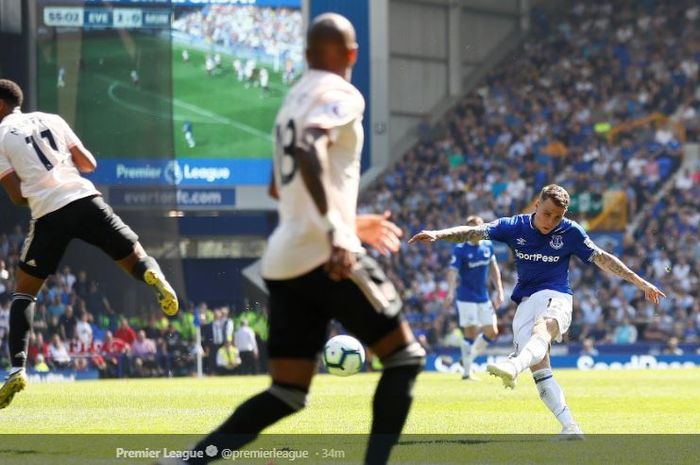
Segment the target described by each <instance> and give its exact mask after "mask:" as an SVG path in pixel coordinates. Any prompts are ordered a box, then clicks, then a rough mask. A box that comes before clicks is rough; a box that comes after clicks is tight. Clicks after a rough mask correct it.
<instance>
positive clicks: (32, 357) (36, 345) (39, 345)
mask: <svg viewBox="0 0 700 465" xmlns="http://www.w3.org/2000/svg"><path fill="white" fill-rule="evenodd" d="M39 355H42V356H43V357H44V360H46V359H48V357H49V346H48V344H46V343H45V342H44V336H43V335H42V334H41V333H37V332H35V333H33V335H32V338H31V340H30V341H29V346H28V347H27V361H28V362H29V364H30V365H32V364H34V363H36V360H37V357H38V356H39Z"/></svg>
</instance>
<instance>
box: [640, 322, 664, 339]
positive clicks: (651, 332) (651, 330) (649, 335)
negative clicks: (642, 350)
mask: <svg viewBox="0 0 700 465" xmlns="http://www.w3.org/2000/svg"><path fill="white" fill-rule="evenodd" d="M643 335H644V340H645V341H649V342H666V340H667V339H668V333H667V332H666V331H664V330H663V329H661V320H660V319H659V317H654V318H653V319H652V320H651V323H649V325H647V327H646V328H645V329H644V332H643Z"/></svg>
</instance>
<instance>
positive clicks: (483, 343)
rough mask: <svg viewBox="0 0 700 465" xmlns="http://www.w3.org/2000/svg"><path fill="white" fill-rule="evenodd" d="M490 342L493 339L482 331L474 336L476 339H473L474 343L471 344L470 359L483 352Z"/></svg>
mask: <svg viewBox="0 0 700 465" xmlns="http://www.w3.org/2000/svg"><path fill="white" fill-rule="evenodd" d="M492 342H493V341H492V340H491V339H489V338H488V337H486V336H484V333H479V335H478V336H477V337H476V340H475V341H474V345H473V346H472V353H471V356H472V360H474V359H475V358H476V357H478V356H479V355H481V354H483V353H484V351H485V350H486V348H487V347H488V346H489V344H491V343H492Z"/></svg>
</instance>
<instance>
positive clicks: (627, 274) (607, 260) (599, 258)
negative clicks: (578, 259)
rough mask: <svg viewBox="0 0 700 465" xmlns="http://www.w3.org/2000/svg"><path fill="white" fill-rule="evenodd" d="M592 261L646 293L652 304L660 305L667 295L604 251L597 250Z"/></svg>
mask: <svg viewBox="0 0 700 465" xmlns="http://www.w3.org/2000/svg"><path fill="white" fill-rule="evenodd" d="M591 261H593V263H595V264H596V265H598V266H599V267H600V268H601V269H603V270H605V271H607V272H609V273H612V274H614V275H616V276H619V277H621V278H622V279H624V280H625V281H627V282H630V283H632V284H634V285H635V286H636V287H637V288H638V289H639V290H641V291H643V292H644V296H645V297H646V299H647V300H648V301H650V302H653V303H655V304H658V303H659V301H660V300H661V297H666V294H664V293H663V292H661V291H660V290H659V289H658V288H657V287H656V286H654V285H653V284H651V283H650V282H648V281H646V280H645V279H643V278H641V277H640V276H639V275H638V274H637V273H635V272H634V271H632V270H630V269H629V268H628V267H627V265H625V264H624V263H622V260H620V259H619V258H617V257H616V256H614V255H611V254H609V253H608V252H606V251H604V250H601V249H597V250H596V251H595V252H594V253H593V256H592V257H591Z"/></svg>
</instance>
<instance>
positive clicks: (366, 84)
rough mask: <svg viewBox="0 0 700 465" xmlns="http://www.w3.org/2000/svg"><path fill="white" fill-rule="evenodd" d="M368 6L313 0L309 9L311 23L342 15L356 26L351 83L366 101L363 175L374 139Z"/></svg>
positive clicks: (349, 0)
mask: <svg viewBox="0 0 700 465" xmlns="http://www.w3.org/2000/svg"><path fill="white" fill-rule="evenodd" d="M369 2H370V0H311V4H310V8H309V16H310V18H309V22H311V19H313V18H315V17H316V16H318V15H320V14H322V13H328V12H333V13H339V14H341V15H343V16H345V17H346V18H348V19H349V20H350V22H351V23H352V24H353V25H354V26H355V32H356V33H357V43H358V44H359V46H360V51H359V54H358V58H357V64H356V65H355V68H354V69H353V71H352V83H353V84H354V85H355V87H357V88H358V89H359V90H360V92H361V93H362V95H363V96H364V97H365V105H366V106H365V117H364V120H363V122H362V126H363V128H364V130H365V144H364V147H363V148H362V165H361V166H362V171H363V172H364V171H365V170H366V169H367V168H369V167H370V166H371V162H372V159H371V153H370V149H369V148H370V146H371V137H372V131H371V128H372V117H371V105H372V102H371V100H370V95H371V93H370V90H371V88H370V78H371V75H370V71H371V70H370V64H369V51H370V48H371V45H372V44H371V42H370V33H369Z"/></svg>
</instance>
